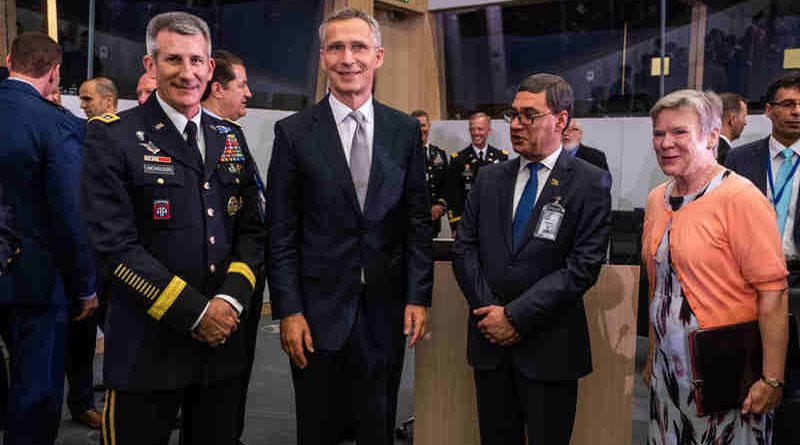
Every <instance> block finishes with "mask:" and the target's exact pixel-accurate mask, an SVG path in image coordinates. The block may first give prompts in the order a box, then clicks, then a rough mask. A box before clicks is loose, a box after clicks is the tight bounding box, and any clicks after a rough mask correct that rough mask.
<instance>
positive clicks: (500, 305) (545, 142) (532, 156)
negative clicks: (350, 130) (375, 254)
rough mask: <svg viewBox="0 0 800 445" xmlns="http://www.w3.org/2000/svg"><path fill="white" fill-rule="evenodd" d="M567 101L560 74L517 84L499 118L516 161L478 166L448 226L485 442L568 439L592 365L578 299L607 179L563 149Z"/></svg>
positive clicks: (586, 284) (604, 227)
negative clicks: (457, 219)
mask: <svg viewBox="0 0 800 445" xmlns="http://www.w3.org/2000/svg"><path fill="white" fill-rule="evenodd" d="M572 103H573V94H572V89H571V88H570V86H569V84H567V83H566V82H565V81H564V79H562V78H561V77H558V76H555V75H552V74H535V75H532V76H530V77H528V78H526V79H525V80H523V81H522V83H521V84H520V86H519V89H518V90H517V94H516V97H515V98H514V102H513V104H512V109H511V110H509V111H507V112H506V114H505V117H506V121H507V122H509V124H510V125H511V143H512V145H513V147H514V151H516V152H517V153H518V154H519V158H517V159H515V160H513V161H509V162H506V163H502V164H496V165H489V166H486V167H484V168H483V169H482V170H481V174H480V176H478V180H477V182H476V183H475V185H474V187H473V189H472V192H471V193H470V195H469V197H468V198H467V203H466V207H465V213H464V217H463V218H462V220H461V224H459V226H458V236H457V237H456V242H455V245H454V246H453V251H454V254H455V261H454V263H453V266H454V270H455V273H456V278H457V279H458V283H459V285H460V286H461V289H462V290H463V292H464V295H465V296H466V298H467V301H468V302H469V306H470V309H471V311H472V312H471V314H470V316H469V330H468V332H469V333H468V340H467V354H468V358H469V363H470V364H471V365H472V367H473V368H474V372H475V389H476V393H477V400H478V420H479V426H480V435H481V443H482V444H483V445H494V444H497V445H518V444H522V443H524V441H525V436H526V435H527V437H528V443H529V444H548V445H567V444H568V443H569V440H570V436H571V434H572V424H573V421H574V419H575V404H576V399H577V391H578V378H580V377H583V376H585V375H587V374H589V373H590V372H591V371H592V361H591V354H590V349H589V333H588V328H587V325H586V314H585V313H584V308H583V294H584V292H586V291H587V290H588V289H589V288H590V287H591V286H592V285H593V284H594V283H595V281H596V280H597V275H598V273H599V271H600V265H601V262H602V260H603V257H604V254H605V251H606V244H607V242H608V235H609V216H610V214H611V178H610V176H609V174H608V172H606V171H604V170H601V169H600V168H598V167H596V166H594V165H591V164H589V163H588V162H586V161H584V160H583V159H580V158H576V157H574V156H572V155H571V154H569V153H567V152H565V151H564V149H563V147H562V145H561V137H562V134H563V131H564V129H565V128H567V125H568V124H569V120H570V112H571V110H572ZM526 433H527V434H526Z"/></svg>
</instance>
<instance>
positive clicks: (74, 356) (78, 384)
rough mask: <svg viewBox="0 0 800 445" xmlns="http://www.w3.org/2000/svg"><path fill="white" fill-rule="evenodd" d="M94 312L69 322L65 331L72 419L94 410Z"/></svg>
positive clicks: (68, 400)
mask: <svg viewBox="0 0 800 445" xmlns="http://www.w3.org/2000/svg"><path fill="white" fill-rule="evenodd" d="M97 317H98V312H93V313H92V314H91V315H89V316H88V317H86V318H85V319H83V320H81V321H70V322H69V327H68V328H67V331H68V332H67V355H66V362H65V368H66V375H67V383H69V391H68V392H67V407H68V408H69V411H70V413H72V417H73V418H76V417H77V416H79V415H80V414H81V413H82V412H83V411H86V410H89V409H94V366H93V363H94V353H95V346H96V342H97Z"/></svg>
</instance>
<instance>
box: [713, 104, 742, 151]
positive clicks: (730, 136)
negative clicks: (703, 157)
mask: <svg viewBox="0 0 800 445" xmlns="http://www.w3.org/2000/svg"><path fill="white" fill-rule="evenodd" d="M719 98H720V99H722V128H721V129H720V131H719V143H718V144H717V162H719V163H720V164H725V158H726V157H727V156H728V152H729V151H730V150H731V148H732V145H731V144H732V143H733V141H735V140H736V139H739V136H741V135H742V132H743V131H744V127H745V126H746V125H747V99H745V98H744V97H742V96H741V95H739V94H736V93H722V94H720V95H719Z"/></svg>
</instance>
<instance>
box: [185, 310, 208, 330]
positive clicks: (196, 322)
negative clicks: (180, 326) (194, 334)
mask: <svg viewBox="0 0 800 445" xmlns="http://www.w3.org/2000/svg"><path fill="white" fill-rule="evenodd" d="M206 312H208V303H206V307H204V308H203V312H200V316H199V317H197V320H195V321H194V324H193V325H192V328H191V329H189V330H190V331H194V330H195V328H197V325H199V324H200V320H202V319H203V317H205V316H206Z"/></svg>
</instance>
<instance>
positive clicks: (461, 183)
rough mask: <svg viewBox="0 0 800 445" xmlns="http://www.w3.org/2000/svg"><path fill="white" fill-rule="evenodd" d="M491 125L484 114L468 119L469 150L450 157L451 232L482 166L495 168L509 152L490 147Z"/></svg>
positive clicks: (459, 217) (448, 170) (459, 218)
mask: <svg viewBox="0 0 800 445" xmlns="http://www.w3.org/2000/svg"><path fill="white" fill-rule="evenodd" d="M491 131H492V123H491V120H490V119H489V115H488V114H486V113H475V114H473V115H472V116H470V117H469V137H470V139H471V140H472V143H471V144H470V146H469V147H467V148H465V149H463V150H461V151H459V152H458V153H453V155H452V159H451V160H450V166H449V167H448V168H447V179H446V181H447V184H446V189H447V193H446V196H447V203H448V205H449V210H448V212H447V216H448V220H449V221H450V228H451V230H452V231H453V233H455V232H456V227H458V222H459V221H460V220H461V215H462V214H463V213H464V200H466V199H467V195H468V194H469V191H470V190H471V189H472V184H474V183H475V180H476V179H477V177H478V170H480V168H481V167H483V166H484V165H489V164H495V163H498V162H501V161H505V160H507V159H508V152H507V151H505V150H499V149H497V148H495V147H493V146H492V145H490V144H489V139H488V138H489V133H491Z"/></svg>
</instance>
